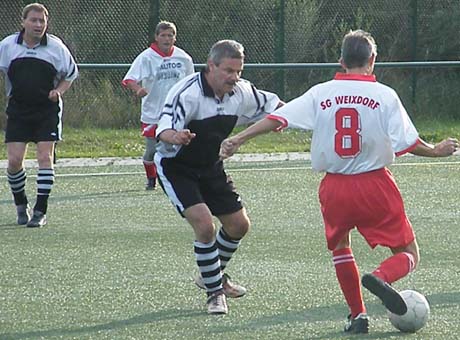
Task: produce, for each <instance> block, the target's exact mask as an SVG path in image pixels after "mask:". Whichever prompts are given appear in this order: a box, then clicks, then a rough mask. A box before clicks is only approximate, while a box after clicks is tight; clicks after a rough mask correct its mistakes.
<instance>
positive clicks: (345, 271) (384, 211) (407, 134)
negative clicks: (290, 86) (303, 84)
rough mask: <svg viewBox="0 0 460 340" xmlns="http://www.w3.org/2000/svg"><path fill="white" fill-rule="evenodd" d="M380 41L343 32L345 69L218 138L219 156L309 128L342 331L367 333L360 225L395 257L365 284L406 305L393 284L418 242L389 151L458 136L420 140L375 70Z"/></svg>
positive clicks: (449, 148) (422, 151)
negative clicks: (357, 241) (276, 133)
mask: <svg viewBox="0 0 460 340" xmlns="http://www.w3.org/2000/svg"><path fill="white" fill-rule="evenodd" d="M376 56H377V46H376V44H375V41H374V39H373V38H372V36H371V35H370V34H369V33H367V32H364V31H362V30H356V31H351V32H350V33H348V34H346V35H345V37H344V39H343V42H342V54H341V58H340V63H341V65H342V67H343V68H344V69H345V73H337V74H336V76H335V77H334V79H333V80H331V81H328V82H325V83H322V84H318V85H316V86H314V87H312V88H311V89H310V90H308V91H307V92H306V93H305V94H303V95H302V96H300V97H298V98H296V99H294V100H292V101H291V102H289V103H287V104H286V105H285V106H283V107H281V108H280V109H278V110H276V111H275V112H274V113H273V114H271V115H269V116H268V117H266V118H265V119H263V120H262V121H260V122H258V123H256V124H254V125H253V126H251V127H249V128H247V129H246V130H244V131H242V132H241V133H239V134H237V135H236V136H233V137H231V138H229V139H226V140H225V141H223V143H222V145H221V151H220V155H221V157H222V158H227V157H230V156H231V155H232V154H233V153H234V152H235V151H236V150H237V149H238V147H239V146H240V145H241V144H243V143H244V142H245V141H246V140H248V139H250V138H252V137H255V136H256V135H259V134H262V133H266V132H269V131H271V130H280V129H282V128H285V127H289V128H300V129H305V130H312V131H313V138H312V145H311V159H312V168H313V169H314V170H315V171H322V172H325V173H326V175H325V177H324V178H323V180H322V182H321V185H320V188H319V200H320V204H321V211H322V214H323V219H324V224H325V233H326V240H327V246H328V248H329V250H330V251H331V252H332V257H333V262H334V266H335V270H336V274H337V279H338V281H339V284H340V287H341V289H342V292H343V294H344V296H345V300H346V301H347V304H348V306H349V308H350V315H349V317H348V324H347V326H346V327H345V331H346V332H350V333H367V332H368V324H369V321H368V317H367V314H366V307H365V305H364V302H363V297H362V293H361V286H360V275H359V271H358V266H357V264H356V262H355V259H354V256H353V253H352V249H351V244H350V231H351V230H352V229H353V228H355V227H356V228H357V229H358V231H359V232H360V233H361V234H362V235H363V237H364V238H365V239H366V241H367V242H368V244H369V245H370V246H371V247H372V248H374V247H376V246H377V245H380V246H384V247H388V248H390V250H391V251H392V253H393V255H392V256H390V257H389V258H387V259H386V260H385V261H383V262H382V263H381V264H380V265H379V266H378V267H377V268H376V269H375V270H374V271H373V272H372V273H371V274H365V275H364V276H363V277H362V280H361V282H362V284H363V286H364V287H365V288H367V289H368V290H369V291H370V292H371V293H373V294H374V295H376V296H377V297H379V298H380V299H381V300H382V302H383V304H384V305H385V307H386V308H387V309H388V310H390V311H391V312H393V313H396V314H399V315H402V314H404V313H405V312H406V311H407V306H406V304H405V302H404V300H403V299H402V297H401V296H400V294H399V293H398V292H397V291H396V290H395V289H393V288H392V287H391V286H390V284H391V283H393V282H395V281H397V280H399V279H400V278H402V277H404V276H406V275H407V274H409V273H410V272H411V271H412V270H413V269H414V268H415V267H416V265H417V263H418V262H419V248H418V245H417V242H416V239H415V234H414V231H413V229H412V226H411V223H410V222H409V220H408V218H407V216H406V213H405V210H404V205H403V201H402V198H401V194H400V192H399V189H398V188H397V186H396V183H395V181H394V179H393V176H392V174H391V173H390V171H389V170H388V169H387V168H386V167H387V166H388V165H390V164H391V163H392V162H393V161H394V157H395V155H396V156H400V155H402V154H404V153H407V152H410V153H412V154H415V155H419V156H426V157H443V156H449V155H451V154H452V153H453V152H455V151H456V150H457V148H458V141H457V140H456V139H452V138H449V139H446V140H444V141H442V142H440V143H438V144H436V145H430V144H428V143H426V142H424V141H423V140H422V139H420V137H419V135H418V133H417V130H416V129H415V127H414V125H413V124H412V122H411V120H410V118H409V116H408V114H407V112H406V110H405V108H404V107H403V105H402V103H401V101H400V99H399V97H398V95H397V94H396V92H395V91H394V90H393V89H391V88H390V87H388V86H385V85H383V84H381V83H378V82H377V81H376V78H375V76H374V75H373V70H374V64H375V58H376Z"/></svg>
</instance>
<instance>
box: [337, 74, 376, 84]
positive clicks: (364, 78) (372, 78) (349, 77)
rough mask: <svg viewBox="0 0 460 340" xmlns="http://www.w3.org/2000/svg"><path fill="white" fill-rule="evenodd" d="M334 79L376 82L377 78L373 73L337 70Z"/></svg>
mask: <svg viewBox="0 0 460 340" xmlns="http://www.w3.org/2000/svg"><path fill="white" fill-rule="evenodd" d="M334 79H335V80H360V81H371V82H376V81H377V78H376V77H375V75H374V74H356V73H342V72H337V73H336V74H335V77H334Z"/></svg>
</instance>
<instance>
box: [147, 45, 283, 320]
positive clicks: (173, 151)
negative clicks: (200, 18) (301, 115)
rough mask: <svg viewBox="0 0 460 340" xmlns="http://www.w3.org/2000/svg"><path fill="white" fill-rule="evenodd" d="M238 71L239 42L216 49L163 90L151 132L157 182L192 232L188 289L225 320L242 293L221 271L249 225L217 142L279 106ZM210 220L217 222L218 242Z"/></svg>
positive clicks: (240, 63)
mask: <svg viewBox="0 0 460 340" xmlns="http://www.w3.org/2000/svg"><path fill="white" fill-rule="evenodd" d="M243 64H244V48H243V46H242V45H241V44H240V43H238V42H236V41H233V40H222V41H219V42H217V43H215V44H214V45H213V46H212V48H211V51H210V53H209V56H208V61H207V66H206V68H205V69H204V70H203V71H202V72H199V73H194V74H192V75H190V76H188V77H187V78H185V79H183V80H182V81H180V82H179V83H177V84H176V85H174V87H173V88H172V89H171V90H170V91H169V93H168V96H167V98H166V101H165V106H164V108H163V111H162V113H161V115H160V120H159V123H158V128H157V136H158V138H159V144H158V149H157V153H156V155H155V164H156V166H157V172H158V178H159V183H160V185H161V187H162V189H163V190H164V192H165V193H166V195H167V196H168V197H169V199H170V200H171V202H172V203H173V204H174V206H175V207H176V208H177V210H178V211H179V212H180V213H181V215H182V216H184V217H185V218H186V219H187V221H188V222H189V223H190V225H191V226H192V228H193V230H194V232H195V242H194V251H195V256H196V261H197V264H198V267H199V271H200V275H199V276H198V277H197V278H196V280H195V282H196V284H197V285H198V286H199V287H201V288H203V289H205V290H206V292H207V295H208V300H207V305H208V313H210V314H226V313H227V312H228V307H227V301H226V296H228V297H240V296H243V295H244V294H245V293H246V289H245V288H244V287H242V286H239V285H237V284H234V283H232V282H231V281H230V280H229V277H228V276H227V275H226V274H225V275H224V274H223V271H224V269H225V267H226V265H227V264H228V261H230V259H231V257H232V255H233V254H234V252H235V251H236V250H237V249H238V246H239V245H240V241H241V239H242V238H243V236H244V235H245V234H246V233H247V232H248V230H249V226H250V222H249V219H248V216H247V214H246V210H245V208H244V207H243V205H242V202H241V199H240V196H239V195H238V194H237V193H236V191H235V187H234V185H233V182H232V179H231V178H230V177H228V176H227V175H226V173H225V170H224V167H223V162H222V161H221V160H220V159H219V147H220V143H221V142H222V141H223V140H224V139H225V138H227V137H228V136H229V134H230V133H231V132H232V130H233V128H234V127H235V125H236V124H237V123H238V122H239V123H245V122H250V121H251V120H255V119H257V118H258V117H260V118H261V117H263V116H264V114H265V113H270V112H272V111H274V110H275V109H276V108H277V107H279V106H281V105H282V104H283V103H282V102H281V101H280V99H279V98H278V96H277V95H275V94H273V93H270V92H266V91H261V90H258V89H256V88H255V87H254V86H253V85H252V84H250V83H249V82H248V81H246V80H243V79H241V78H240V76H241V72H242V71H243ZM213 216H215V217H217V219H218V220H219V221H220V223H222V227H221V228H220V230H219V231H218V232H217V235H216V227H215V225H214V222H213Z"/></svg>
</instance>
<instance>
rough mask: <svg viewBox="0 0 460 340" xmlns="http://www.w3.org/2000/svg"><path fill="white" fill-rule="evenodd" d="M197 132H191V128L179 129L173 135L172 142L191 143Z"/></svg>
mask: <svg viewBox="0 0 460 340" xmlns="http://www.w3.org/2000/svg"><path fill="white" fill-rule="evenodd" d="M195 137H196V133H193V132H191V131H190V130H189V129H184V130H179V131H176V133H175V134H174V135H173V137H172V139H173V143H172V144H180V145H189V144H190V142H191V141H192V139H193V138H195Z"/></svg>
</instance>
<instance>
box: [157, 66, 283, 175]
mask: <svg viewBox="0 0 460 340" xmlns="http://www.w3.org/2000/svg"><path fill="white" fill-rule="evenodd" d="M204 72H205V71H202V72H198V73H194V74H192V75H190V76H188V77H187V78H185V79H183V80H182V81H180V82H179V83H177V84H176V85H175V86H174V87H173V88H172V89H171V91H170V92H169V93H168V96H167V98H166V101H165V106H164V109H163V112H162V114H161V118H160V121H159V123H158V128H157V131H156V132H157V136H159V135H160V134H161V132H163V131H164V130H168V129H174V130H181V129H190V131H192V132H194V133H196V137H195V138H194V139H192V141H191V143H190V144H189V145H172V144H168V143H165V142H163V141H160V142H159V144H158V149H157V153H156V154H155V162H157V161H160V160H161V158H175V159H176V160H178V161H180V162H182V163H184V164H187V165H189V166H207V165H212V164H215V163H216V162H217V161H218V160H219V149H220V144H221V143H222V141H223V140H224V139H225V138H227V137H228V136H229V135H230V133H231V132H232V130H233V128H234V127H235V125H237V124H245V123H248V122H251V121H255V120H257V119H262V118H263V117H265V116H266V113H269V112H273V111H274V110H275V109H276V107H277V106H278V105H279V103H280V99H279V98H278V96H277V95H276V94H274V93H271V92H267V91H262V90H258V89H257V88H255V87H254V85H252V84H251V83H250V82H248V81H246V80H244V79H240V80H239V81H238V82H237V83H236V85H235V87H234V88H233V91H232V92H231V93H227V94H225V95H224V97H223V98H222V100H220V99H219V98H218V97H217V96H216V95H215V94H214V91H213V90H212V88H211V86H210V85H209V84H208V82H207V81H206V77H205V73H204Z"/></svg>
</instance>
